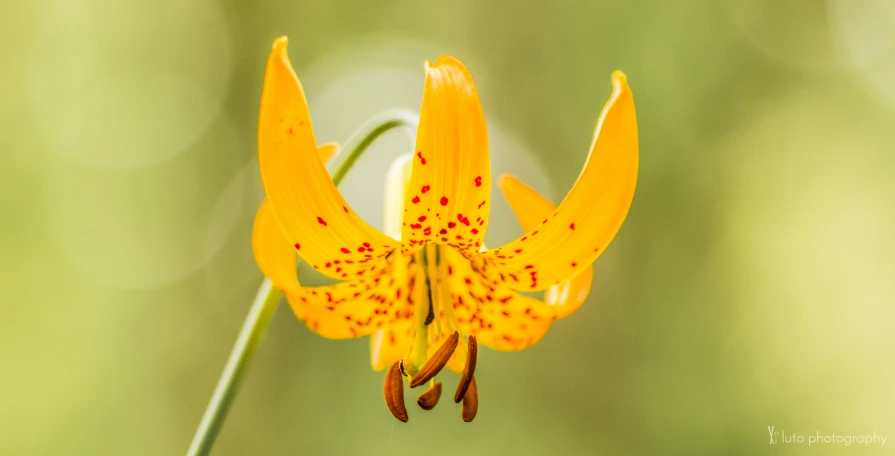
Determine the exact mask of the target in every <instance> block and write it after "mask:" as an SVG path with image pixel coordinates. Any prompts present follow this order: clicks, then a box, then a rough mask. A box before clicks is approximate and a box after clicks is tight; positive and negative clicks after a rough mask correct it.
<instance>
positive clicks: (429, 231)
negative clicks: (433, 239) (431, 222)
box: [423, 226, 432, 236]
mask: <svg viewBox="0 0 895 456" xmlns="http://www.w3.org/2000/svg"><path fill="white" fill-rule="evenodd" d="M423 234H424V235H426V236H428V235H430V234H432V227H431V226H427V227H426V229H424V230H423Z"/></svg>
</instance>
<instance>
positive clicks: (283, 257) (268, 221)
mask: <svg viewBox="0 0 895 456" xmlns="http://www.w3.org/2000/svg"><path fill="white" fill-rule="evenodd" d="M252 250H253V251H254V253H255V261H256V262H257V263H258V267H259V268H260V269H261V273H262V274H264V276H265V277H267V278H268V279H270V281H271V282H272V283H273V286H274V287H276V288H277V289H279V290H281V291H283V292H284V293H290V292H295V291H296V290H298V289H299V284H298V273H297V271H296V269H295V268H296V266H297V265H296V264H295V261H296V255H295V247H293V246H292V245H290V244H289V241H287V240H286V238H285V237H284V236H283V232H282V231H281V230H280V224H279V222H277V219H276V217H274V214H273V211H271V208H270V204H269V203H268V202H267V200H264V201H262V202H261V207H259V208H258V212H257V214H255V226H254V229H253V230H252Z"/></svg>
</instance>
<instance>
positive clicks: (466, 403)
mask: <svg viewBox="0 0 895 456" xmlns="http://www.w3.org/2000/svg"><path fill="white" fill-rule="evenodd" d="M477 413H479V388H478V385H476V383H475V377H472V382H470V383H469V390H467V391H466V395H465V396H463V412H462V415H461V416H462V417H463V421H465V422H467V423H471V422H472V420H474V419H475V416H476V414H477Z"/></svg>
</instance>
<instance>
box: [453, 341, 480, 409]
mask: <svg viewBox="0 0 895 456" xmlns="http://www.w3.org/2000/svg"><path fill="white" fill-rule="evenodd" d="M466 345H467V346H468V347H469V356H467V357H466V366H464V367H463V373H462V374H460V383H458V384H457V392H456V393H454V402H457V403H459V402H460V401H462V400H463V397H464V396H466V390H467V389H468V388H469V384H470V383H471V382H472V378H473V377H472V376H473V375H475V361H476V355H477V354H478V352H479V344H478V343H477V342H476V340H475V336H469V337H468V338H466Z"/></svg>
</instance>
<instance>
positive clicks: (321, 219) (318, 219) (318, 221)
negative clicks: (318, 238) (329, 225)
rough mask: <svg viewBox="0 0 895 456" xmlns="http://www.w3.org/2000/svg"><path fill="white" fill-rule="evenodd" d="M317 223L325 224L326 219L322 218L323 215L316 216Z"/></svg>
mask: <svg viewBox="0 0 895 456" xmlns="http://www.w3.org/2000/svg"><path fill="white" fill-rule="evenodd" d="M317 223H319V224H321V225H323V226H326V220H323V217H317Z"/></svg>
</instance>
